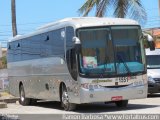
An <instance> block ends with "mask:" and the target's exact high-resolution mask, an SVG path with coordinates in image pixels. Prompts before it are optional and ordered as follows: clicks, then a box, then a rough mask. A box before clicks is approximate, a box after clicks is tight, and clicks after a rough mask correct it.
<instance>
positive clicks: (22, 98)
mask: <svg viewBox="0 0 160 120" xmlns="http://www.w3.org/2000/svg"><path fill="white" fill-rule="evenodd" d="M20 97H21V101H24V98H25V94H24V90H23V88H22V89H21V93H20Z"/></svg>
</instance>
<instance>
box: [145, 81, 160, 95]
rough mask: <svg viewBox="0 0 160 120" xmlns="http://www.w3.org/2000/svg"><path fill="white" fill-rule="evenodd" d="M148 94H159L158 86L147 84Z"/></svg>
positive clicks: (159, 86)
mask: <svg viewBox="0 0 160 120" xmlns="http://www.w3.org/2000/svg"><path fill="white" fill-rule="evenodd" d="M148 93H160V84H157V83H148Z"/></svg>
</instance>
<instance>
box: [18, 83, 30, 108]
mask: <svg viewBox="0 0 160 120" xmlns="http://www.w3.org/2000/svg"><path fill="white" fill-rule="evenodd" d="M19 95H20V98H19V103H20V104H21V105H24V106H26V105H30V102H31V100H30V99H29V98H26V96H25V91H24V87H23V85H20V88H19Z"/></svg>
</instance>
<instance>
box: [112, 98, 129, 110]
mask: <svg viewBox="0 0 160 120" xmlns="http://www.w3.org/2000/svg"><path fill="white" fill-rule="evenodd" d="M115 104H116V106H117V107H120V108H125V107H127V105H128V100H121V101H116V102H115Z"/></svg>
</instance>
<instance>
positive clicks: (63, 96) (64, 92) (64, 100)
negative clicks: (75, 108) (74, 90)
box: [62, 91, 69, 107]
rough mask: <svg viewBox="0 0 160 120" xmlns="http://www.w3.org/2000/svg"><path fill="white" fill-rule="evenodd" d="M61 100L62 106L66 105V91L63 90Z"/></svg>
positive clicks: (67, 100)
mask: <svg viewBox="0 0 160 120" xmlns="http://www.w3.org/2000/svg"><path fill="white" fill-rule="evenodd" d="M62 102H63V105H64V107H67V106H68V103H69V99H68V93H67V92H66V91H63V94H62Z"/></svg>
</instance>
